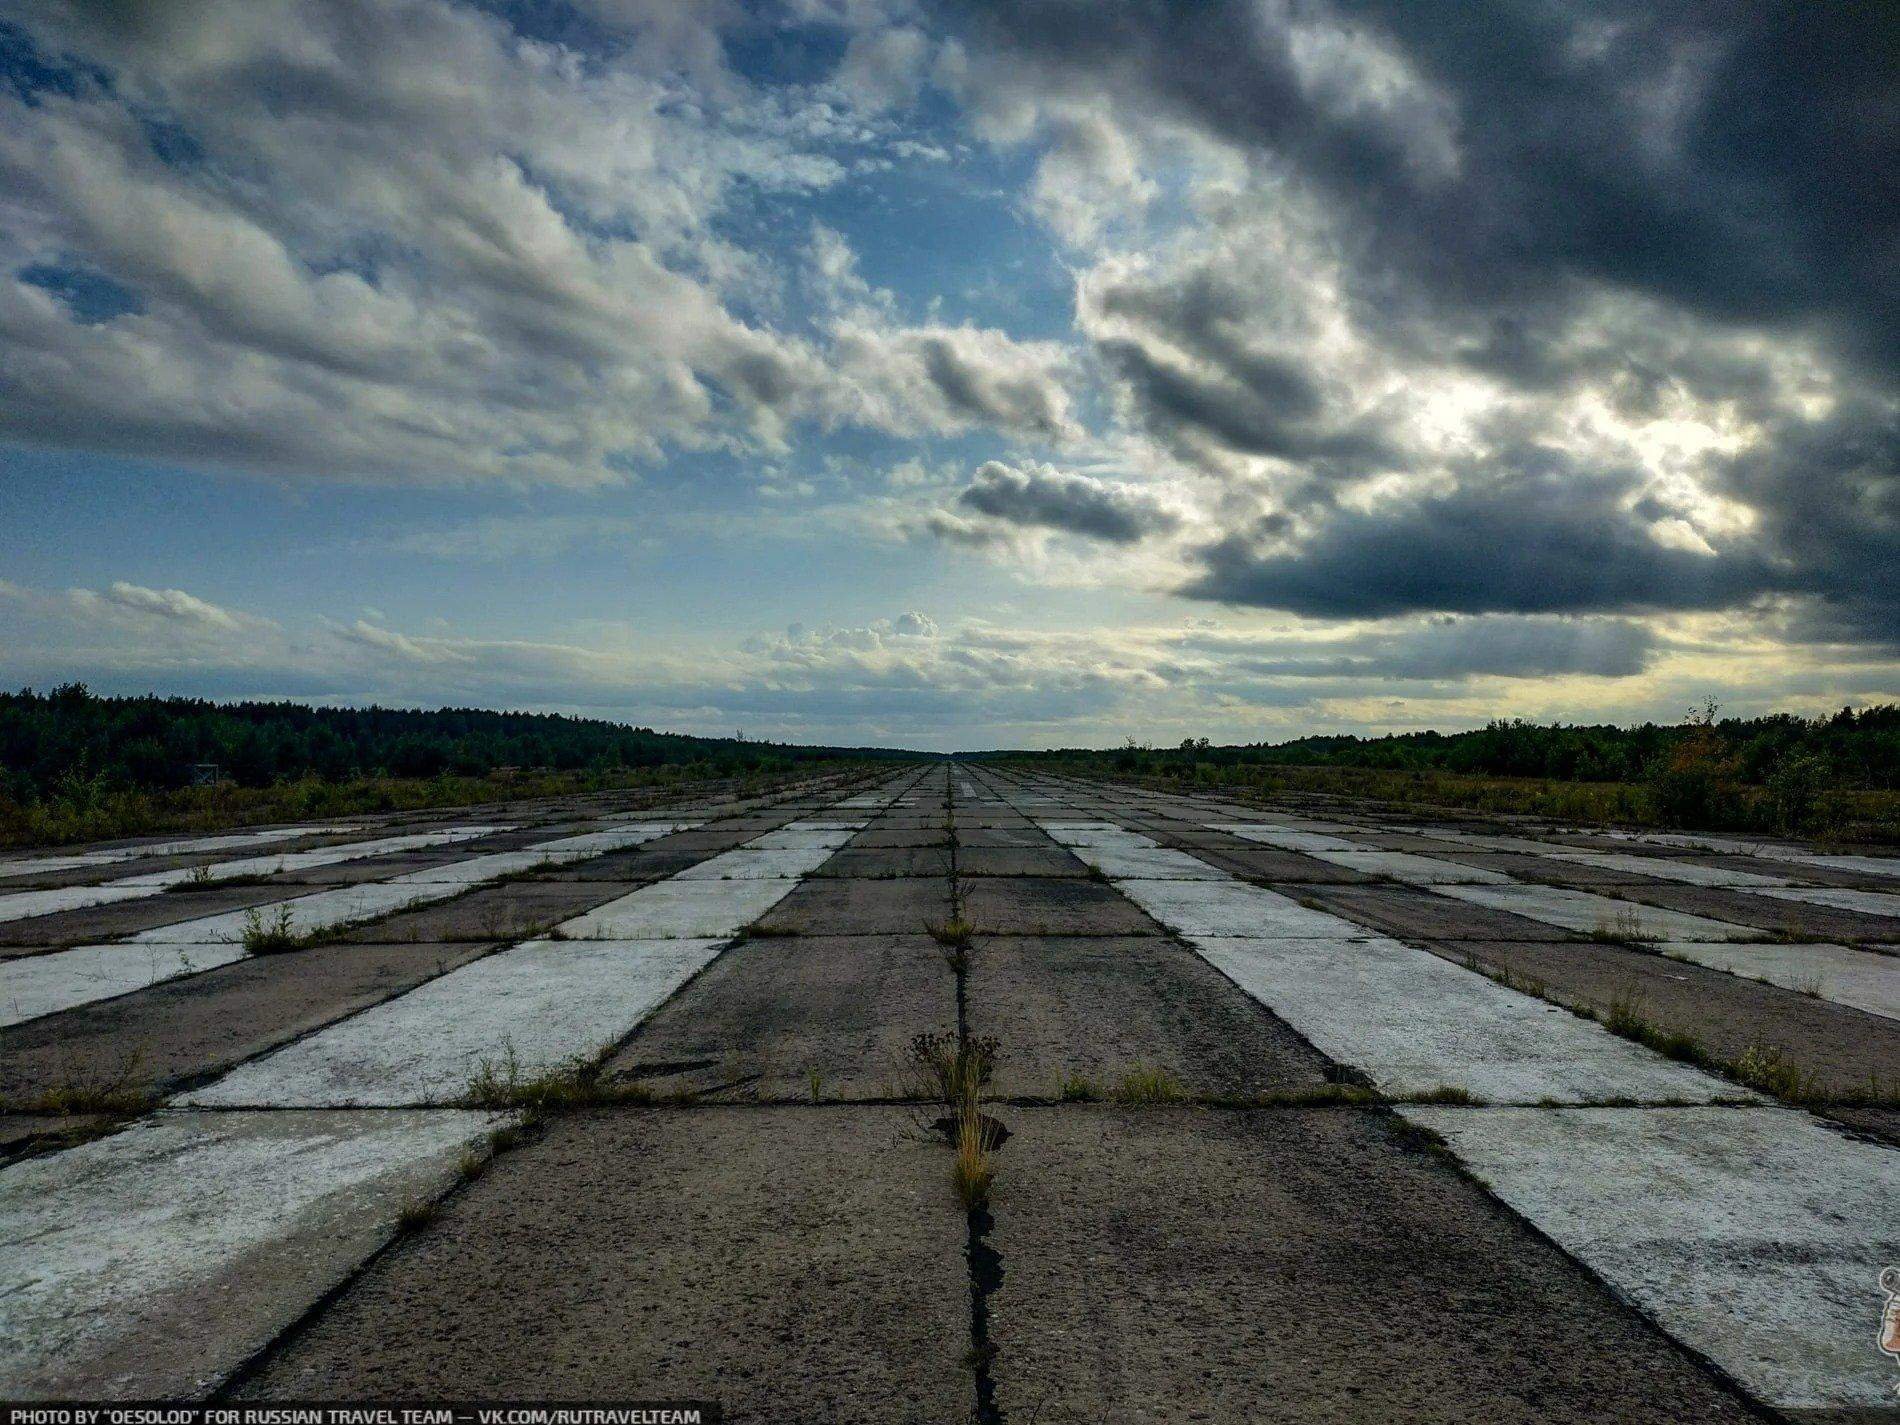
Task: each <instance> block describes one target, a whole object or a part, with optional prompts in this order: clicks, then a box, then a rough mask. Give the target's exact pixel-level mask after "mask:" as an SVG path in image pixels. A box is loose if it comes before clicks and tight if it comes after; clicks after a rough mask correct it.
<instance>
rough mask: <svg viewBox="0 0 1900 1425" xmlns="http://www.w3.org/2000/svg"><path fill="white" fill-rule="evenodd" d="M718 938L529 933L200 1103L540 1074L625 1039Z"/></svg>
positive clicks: (306, 1103) (334, 1102)
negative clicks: (542, 936)
mask: <svg viewBox="0 0 1900 1425" xmlns="http://www.w3.org/2000/svg"><path fill="white" fill-rule="evenodd" d="M723 944H724V942H723V941H718V940H685V939H674V940H632V941H627V940H561V941H553V940H531V941H529V942H527V943H526V944H524V945H517V946H515V947H514V948H513V949H511V950H504V951H502V952H500V953H499V954H496V955H490V956H488V957H487V958H485V959H481V960H477V961H475V962H474V963H472V964H468V965H464V966H463V967H462V968H461V969H459V970H455V971H453V972H451V973H449V974H447V975H444V976H442V977H441V978H440V979H435V980H431V981H429V982H428V983H427V984H424V985H422V986H420V987H418V988H417V989H414V990H411V991H410V992H409V993H408V994H405V995H401V996H398V997H397V998H396V999H393V1000H389V1001H387V1002H386V1003H384V1004H380V1005H377V1006H376V1007H375V1008H373V1009H367V1010H364V1011H363V1012H362V1013H361V1014H358V1015H355V1016H354V1017H352V1018H350V1019H347V1020H345V1021H343V1022H342V1023H341V1024H338V1025H335V1026H333V1027H331V1028H329V1029H326V1030H323V1031H322V1032H320V1033H317V1034H313V1035H311V1036H310V1037H309V1038H307V1039H300V1040H298V1041H297V1042H296V1043H295V1044H292V1045H289V1046H288V1047H286V1048H283V1049H280V1050H278V1051H277V1052H276V1053H274V1054H269V1055H266V1056H265V1057H263V1058H261V1059H254V1060H252V1061H251V1062H250V1063H248V1064H244V1065H242V1066H240V1067H239V1068H237V1069H234V1070H232V1071H231V1072H230V1073H229V1074H227V1075H225V1076H224V1077H223V1078H222V1079H220V1080H218V1081H217V1082H216V1083H214V1084H211V1085H209V1086H207V1087H205V1088H202V1089H198V1090H195V1091H193V1092H191V1093H188V1094H185V1095H183V1096H182V1097H181V1098H180V1100H179V1101H180V1102H182V1103H185V1104H189V1105H193V1106H197V1107H201V1108H353V1107H370V1108H378V1107H390V1108H393V1107H422V1106H428V1105H433V1104H448V1103H456V1102H459V1101H461V1100H462V1099H463V1098H464V1097H465V1096H466V1095H467V1093H468V1090H469V1082H470V1080H471V1079H472V1078H474V1077H475V1076H476V1075H477V1074H478V1073H481V1072H482V1071H484V1070H492V1071H495V1072H507V1071H509V1070H512V1072H513V1074H514V1076H516V1077H518V1078H520V1079H524V1080H525V1079H535V1078H539V1077H541V1076H542V1075H543V1074H546V1073H548V1072H551V1071H553V1070H557V1069H560V1068H561V1067H563V1066H565V1065H568V1064H572V1063H574V1062H575V1061H577V1060H581V1059H592V1058H594V1057H595V1056H596V1055H598V1054H599V1053H600V1052H601V1051H602V1050H604V1049H606V1048H608V1047H610V1046H611V1045H613V1044H615V1043H617V1042H619V1040H621V1039H622V1038H624V1037H625V1036H626V1035H627V1034H628V1033H629V1032H630V1031H631V1030H632V1029H633V1027H634V1026H635V1025H636V1024H638V1023H639V1022H640V1020H641V1019H643V1018H645V1017H646V1015H648V1014H649V1013H651V1012H652V1010H653V1008H654V1007H655V1006H656V1005H658V1004H659V1003H660V1002H661V1001H663V1000H665V999H666V998H667V997H668V996H669V995H671V994H672V993H673V992H674V991H675V990H677V989H678V988H679V987H680V986H681V985H682V984H684V983H685V982H686V981H687V980H688V979H690V978H691V977H692V976H693V975H695V974H697V973H698V972H699V971H700V970H701V969H703V968H704V967H705V966H706V965H707V964H708V963H709V962H710V961H711V960H712V958H713V957H714V956H715V955H717V954H718V953H719V951H720V949H721V948H722V946H723Z"/></svg>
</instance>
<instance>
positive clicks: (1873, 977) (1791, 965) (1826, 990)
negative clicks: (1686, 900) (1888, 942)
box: [1655, 940, 1900, 1019]
mask: <svg viewBox="0 0 1900 1425" xmlns="http://www.w3.org/2000/svg"><path fill="white" fill-rule="evenodd" d="M1655 948H1656V950H1657V952H1658V953H1659V954H1663V955H1667V956H1669V957H1670V958H1671V959H1674V960H1687V961H1690V962H1691V963H1692V964H1697V965H1707V966H1708V967H1709V968H1710V969H1714V970H1726V971H1727V972H1728V973H1729V974H1732V975H1743V976H1746V977H1747V978H1749V979H1751V980H1762V981H1765V982H1766V983H1768V984H1771V985H1780V986H1781V987H1782V988H1783V989H1788V990H1793V991H1795V992H1796V993H1798V994H1811V995H1813V996H1815V997H1816V998H1817V999H1824V1000H1828V1001H1831V1002H1832V1003H1834V1004H1843V1005H1848V1006H1850V1007H1851V1008H1854V1009H1859V1010H1865V1011H1866V1012H1867V1013H1868V1014H1878V1015H1881V1016H1883V1017H1884V1018H1887V1019H1900V957H1896V956H1893V955H1882V954H1879V953H1876V952H1874V951H1869V950H1852V949H1849V948H1848V947H1847V946H1845V945H1778V944H1743V945H1731V944H1722V943H1720V942H1714V941H1702V940H1674V941H1664V942H1663V943H1661V944H1659V945H1657V946H1656V947H1655Z"/></svg>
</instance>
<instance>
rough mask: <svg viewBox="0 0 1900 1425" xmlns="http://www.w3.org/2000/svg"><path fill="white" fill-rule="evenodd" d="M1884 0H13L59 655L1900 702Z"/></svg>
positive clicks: (1368, 721) (301, 679) (1581, 706)
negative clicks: (1740, 0) (955, 0)
mask: <svg viewBox="0 0 1900 1425" xmlns="http://www.w3.org/2000/svg"><path fill="white" fill-rule="evenodd" d="M1897 50H1900V38H1897V37H1896V33H1895V26H1894V21H1893V19H1892V12H1891V11H1890V10H1885V9H1884V7H1883V5H1882V4H1881V3H1878V0H1868V3H1853V0H1841V3H1834V4H1826V5H1815V4H1812V3H1806V2H1805V0H1803V2H1802V3H1788V4H1772V3H1750V4H1721V3H1717V4H1705V3H1698V4H1686V3H1685V4H1666V3H1665V4H1655V3H1648V0H1645V3H1633V0H1632V3H1621V2H1620V0H1576V3H1562V0H1469V3H1461V4H1458V5H1420V4H1416V3H1406V2H1405V0H1360V3H1351V2H1350V0H1332V2H1331V3H1329V0H1248V3H1240V2H1239V0H1232V3H1230V0H1199V3H1192V4H1189V3H1181V4H1172V5H1170V4H1160V3H1155V4H1146V3H1116V0H1007V3H1005V0H996V3H965V4H956V5H938V4H926V3H914V0H784V3H779V4H764V3H761V4H745V3H741V0H705V3H698V0H532V3H527V4H500V3H450V0H310V2H309V3H296V0H136V3H135V0H116V3H107V2H106V0H64V3H62V0H25V2H24V3H20V2H19V0H0V109H3V110H4V112H0V684H4V685H7V686H22V685H32V686H36V687H41V688H45V687H50V686H51V685H53V684H56V683H61V682H66V681H69V680H75V679H77V680H81V681H84V682H86V683H88V684H89V685H91V686H92V687H93V688H94V690H95V691H100V692H114V693H131V692H148V691H157V692H163V693H179V694H188V695H193V696H204V697H214V698H239V697H246V698H250V697H264V698H294V699H298V700H303V701H309V702H314V703H335V704H362V703H368V702H372V701H374V702H381V703H384V704H386V705H399V706H439V705H443V704H452V705H458V706H467V705H479V706H488V707H507V708H531V709H540V710H549V711H560V712H570V713H576V714H581V715H586V716H593V717H607V718H614V719H619V720H625V721H629V722H633V723H637V724H641V725H647V726H653V727H659V728H663V729H671V730H677V731H685V732H697V733H718V734H730V733H733V732H735V731H743V732H744V733H745V735H747V736H749V737H760V738H775V739H787V740H794V741H807V742H833V743H837V742H847V743H854V744H857V743H876V744H884V745H899V746H908V747H918V748H929V749H937V750H955V749H980V748H995V747H1002V746H1028V747H1041V746H1074V745H1098V746H1101V745H1116V744H1120V743H1122V742H1123V741H1125V740H1126V739H1128V738H1134V739H1136V740H1137V741H1141V742H1152V743H1156V744H1167V743H1172V742H1175V741H1178V740H1179V739H1181V738H1183V737H1202V736H1205V737H1210V738H1212V739H1214V740H1215V741H1217V742H1230V741H1245V742H1254V741H1279V740H1283V739H1286V738H1291V737H1297V736H1302V735H1306V734H1309V733H1315V732H1354V733H1361V734H1378V733H1383V732H1391V731H1406V730H1411V729H1415V728H1423V727H1437V728H1441V729H1454V728H1461V727H1471V726H1478V725H1482V724H1483V723H1484V722H1485V721H1487V720H1488V719H1491V718H1494V717H1524V718H1531V719H1537V720H1542V721H1549V720H1559V719H1560V720H1564V721H1620V722H1629V721H1640V720H1645V719H1656V720H1662V721H1673V720H1676V719H1679V718H1680V717H1681V716H1682V715H1683V714H1684V712H1685V711H1686V710H1687V709H1688V708H1689V707H1690V706H1692V705H1695V704H1699V703H1701V702H1702V701H1704V700H1705V699H1710V698H1713V699H1715V700H1717V701H1718V702H1719V703H1720V704H1721V705H1722V707H1723V710H1724V712H1725V713H1731V714H1737V715H1750V714H1755V713H1761V712H1769V711H1793V712H1798V713H1803V714H1814V713H1819V712H1824V711H1831V710H1834V709H1837V708H1839V707H1841V706H1843V705H1856V706H1858V705H1863V704H1865V703H1868V702H1872V701H1883V700H1884V701H1894V700H1900V470H1897V467H1900V380H1896V372H1897V370H1900V283H1897V282H1896V277H1895V274H1896V272H1900V223H1896V203H1900V197H1897V196H1896V195H1897V192H1900V190H1896V188H1895V186H1894V185H1893V183H1892V181H1891V174H1892V171H1893V163H1894V156H1895V153H1896V152H1897V151H1900V143H1896V139H1897V138H1900V101H1897V100H1896V98H1895V95H1896V93H1900V88H1897V87H1896V86H1895V84H1894V73H1895V58H1896V52H1897Z"/></svg>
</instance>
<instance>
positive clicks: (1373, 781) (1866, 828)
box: [986, 703, 1900, 837]
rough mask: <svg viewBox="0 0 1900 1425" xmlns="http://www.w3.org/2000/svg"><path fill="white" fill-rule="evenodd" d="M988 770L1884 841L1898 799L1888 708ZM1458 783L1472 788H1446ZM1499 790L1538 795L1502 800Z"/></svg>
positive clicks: (1350, 741)
mask: <svg viewBox="0 0 1900 1425" xmlns="http://www.w3.org/2000/svg"><path fill="white" fill-rule="evenodd" d="M986 755H988V756H992V757H998V758H1029V759H1033V760H1035V761H1037V762H1039V763H1041V764H1044V765H1047V766H1051V767H1054V768H1059V769H1060V768H1066V769H1068V770H1072V771H1077V772H1096V773H1107V774H1110V775H1123V776H1134V777H1162V778H1170V779H1188V780H1192V781H1195V782H1197V783H1201V784H1204V785H1212V786H1223V785H1226V786H1246V787H1253V788H1255V789H1259V790H1266V791H1272V790H1297V789H1301V788H1305V789H1311V790H1335V791H1342V792H1347V793H1351V794H1356V795H1375V796H1382V797H1387V798H1394V799H1400V800H1424V801H1435V802H1440V803H1454V804H1462V805H1470V806H1473V807H1481V808H1484V809H1488V810H1520V811H1535V812H1539V813H1543V814H1549V815H1569V816H1579V817H1585V818H1591V819H1602V820H1617V821H1637V822H1652V823H1659V824H1662V825H1669V826H1709V827H1722V826H1729V827H1742V828H1775V829H1780V830H1784V831H1797V830H1804V829H1830V828H1831V829H1834V830H1838V831H1842V832H1846V831H1849V830H1852V831H1855V832H1857V833H1858V834H1864V835H1878V836H1882V837H1886V836H1889V835H1891V834H1893V833H1894V832H1896V831H1897V830H1900V827H1896V825H1895V821H1894V818H1895V815H1896V809H1897V808H1900V799H1896V798H1895V797H1894V795H1893V793H1894V792H1895V791H1896V790H1900V705H1895V704H1891V703H1889V704H1877V705H1874V706H1871V707H1867V708H1864V709H1862V710H1860V711H1859V712H1856V711H1855V710H1854V709H1852V708H1843V709H1841V711H1840V712H1838V713H1835V714H1834V715H1832V716H1831V717H1818V718H1811V719H1810V718H1800V717H1795V716H1792V715H1790V714H1785V713H1783V714H1776V715H1775V716H1772V717H1758V718H1724V717H1721V716H1719V713H1718V709H1717V708H1716V707H1715V705H1714V704H1709V705H1707V706H1705V707H1703V708H1699V709H1697V710H1696V711H1694V712H1693V713H1691V714H1690V716H1689V717H1688V719H1687V720H1686V721H1685V722H1683V723H1682V724H1680V725H1677V726H1659V725H1657V724H1655V723H1644V724H1643V725H1641V726H1640V727H1613V726H1607V725H1598V726H1572V725H1565V724H1561V723H1558V724H1551V725H1543V724H1538V723H1531V722H1524V721H1522V720H1512V721H1494V722H1492V723H1490V724H1489V725H1488V726H1486V727H1483V728H1480V729H1478V730H1476V731H1472V732H1450V733H1446V732H1412V733H1405V734H1402V735H1399V736H1393V737H1366V738H1362V737H1354V736H1350V735H1347V736H1336V737H1303V738H1299V739H1297V740H1296V741H1292V742H1280V743H1266V742H1261V743H1252V744H1248V745H1242V746H1230V747H1216V746H1213V745H1211V744H1210V743H1209V742H1208V741H1207V740H1206V739H1205V738H1200V739H1189V740H1185V741H1183V742H1182V743H1180V745H1179V746H1176V747H1162V748H1154V747H1148V746H1145V745H1142V744H1140V743H1138V742H1136V741H1135V740H1133V739H1132V738H1131V739H1130V740H1129V742H1128V744H1127V745H1126V746H1125V747H1122V748H1119V749H1115V750H1111V751H1106V752H1104V751H1098V750H1090V749H1083V748H1070V749H1063V750H1060V751H1055V752H1038V753H1007V752H1005V753H991V754H986ZM1329 778H1330V780H1329ZM1459 779H1463V780H1464V781H1465V782H1467V783H1473V784H1474V785H1465V786H1460V785H1456V782H1457V781H1458V780H1459ZM1504 779H1521V780H1523V781H1527V782H1528V781H1535V782H1536V783H1538V784H1539V785H1538V786H1536V787H1532V788H1524V787H1507V786H1505V785H1503V781H1504ZM1478 782H1483V783H1484V785H1475V783H1478ZM1566 788H1567V789H1570V790H1563V789H1566ZM1594 789H1601V790H1600V791H1599V790H1594Z"/></svg>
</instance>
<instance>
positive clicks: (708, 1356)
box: [237, 1107, 972, 1425]
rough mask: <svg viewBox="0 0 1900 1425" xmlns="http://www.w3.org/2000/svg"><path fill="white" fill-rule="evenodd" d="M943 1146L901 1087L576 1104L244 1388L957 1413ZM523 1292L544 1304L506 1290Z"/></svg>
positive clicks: (955, 1314) (965, 1293) (740, 1412)
mask: <svg viewBox="0 0 1900 1425" xmlns="http://www.w3.org/2000/svg"><path fill="white" fill-rule="evenodd" d="M945 1158H946V1155H945V1152H944V1149H943V1147H942V1146H941V1144H939V1143H935V1142H930V1141H924V1137H923V1135H921V1134H920V1133H918V1131H917V1129H916V1126H915V1123H914V1121H913V1115H912V1114H910V1113H908V1112H906V1111H904V1110H901V1109H877V1108H844V1107H837V1108H824V1109H817V1110H813V1109H795V1108H754V1107H747V1108H706V1109H688V1110H677V1109H675V1110H653V1111H622V1112H618V1113H605V1114H601V1115H598V1116H593V1117H585V1118H570V1119H564V1120H561V1121H558V1122H556V1123H553V1124H551V1125H549V1127H548V1130H547V1135H546V1137H545V1138H544V1139H542V1140H541V1141H540V1142H538V1143H534V1144H531V1145H529V1146H528V1147H526V1148H523V1149H521V1150H518V1151H516V1152H513V1153H507V1154H504V1155H503V1156H502V1157H501V1158H499V1159H497V1160H496V1162H495V1164H494V1166H493V1167H491V1168H490V1169H489V1171H488V1172H487V1174H486V1175H484V1176H483V1178H482V1179H481V1181H479V1182H477V1183H475V1184H474V1185H473V1186H472V1187H470V1188H469V1190H468V1191H467V1192H465V1193H462V1194H460V1195H458V1196H457V1197H456V1199H455V1200H454V1201H453V1202H452V1203H451V1204H450V1205H449V1207H448V1209H447V1210H446V1211H445V1212H444V1214H443V1215H442V1217H441V1219H440V1220H438V1221H437V1222H436V1223H435V1224H433V1225H432V1226H431V1227H430V1228H429V1229H428V1230H427V1231H425V1232H422V1233H420V1234H417V1235H416V1236H415V1237H413V1238H410V1239H409V1240H407V1241H405V1242H403V1243H401V1244H400V1245H399V1246H398V1247H397V1248H396V1250H394V1251H393V1252H391V1253H389V1254H388V1255H386V1256H385V1257H383V1258H382V1259H381V1260H379V1261H378V1262H377V1263H376V1264H375V1265H374V1266H373V1267H372V1268H371V1269H370V1270H369V1271H368V1272H366V1273H365V1274H364V1275H363V1277H362V1278H361V1279H360V1280H358V1281H357V1282H355V1283H354V1284H352V1286H351V1287H350V1289H349V1290H348V1291H346V1292H345V1293H344V1294H343V1295H342V1296H341V1297H340V1298H339V1299H338V1300H337V1301H335V1302H334V1303H333V1304H332V1305H331V1306H330V1308H329V1309H328V1310H327V1311H326V1312H325V1313H324V1315H323V1317H322V1318H321V1319H320V1320H318V1321H317V1322H315V1323H314V1324H313V1325H312V1326H311V1328H310V1329H309V1330H307V1331H305V1332H303V1333H301V1334H300V1335H299V1336H298V1337H297V1339H296V1340H294V1341H292V1342H290V1343H288V1344H287V1345H286V1346H285V1347H284V1349H283V1350H282V1351H280V1352H279V1353H278V1354H277V1355H276V1356H275V1357H274V1358H273V1359H272V1360H271V1361H270V1362H269V1364H268V1365H267V1366H266V1367H265V1369H264V1370H263V1371H262V1372H261V1373H260V1374H258V1375H257V1376H256V1377H255V1378H254V1379H252V1380H250V1381H248V1382H247V1383H246V1384H245V1385H244V1386H243V1388H242V1389H241V1390H240V1391H239V1392H237V1393H238V1395H239V1396H240V1397H243V1398H260V1399H279V1400H283V1399H294V1400H310V1399H332V1400H334V1399H397V1398H421V1397H437V1398H444V1399H446V1398H447V1397H448V1396H451V1395H453V1396H457V1397H462V1396H469V1397H490V1398H506V1399H550V1398H552V1399H568V1400H576V1399H589V1400H628V1399H646V1400H651V1399H655V1398H661V1397H674V1398H686V1399H700V1400H705V1399H717V1400H719V1401H721V1402H722V1403H723V1405H724V1408H725V1418H726V1419H727V1420H729V1421H745V1420H772V1419H776V1420H807V1421H821V1420H825V1421H830V1420H862V1421H872V1420H875V1421H879V1422H886V1421H888V1422H893V1425H942V1422H944V1421H949V1420H959V1419H962V1418H964V1416H965V1415H966V1414H967V1413H968V1411H969V1408H970V1405H971V1403H972V1394H971V1386H970V1372H969V1369H968V1367H967V1366H966V1365H965V1364H964V1357H965V1356H966V1355H967V1353H968V1351H969V1349H970V1344H971V1343H970V1287H969V1278H968V1272H967V1268H966V1266H965V1262H964V1243H965V1226H964V1217H963V1214H962V1213H961V1212H960V1211H959V1210H957V1209H956V1207H955V1204H954V1203H953V1202H952V1201H951V1199H950V1195H949V1187H948V1184H947V1181H946V1178H947V1171H946V1167H945ZM841 1164H849V1165H850V1170H849V1171H840V1165H841ZM522 1302H531V1303H532V1304H533V1309H532V1314H531V1315H528V1314H524V1313H523V1312H522V1311H519V1310H514V1309H499V1310H498V1309H497V1303H522Z"/></svg>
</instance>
